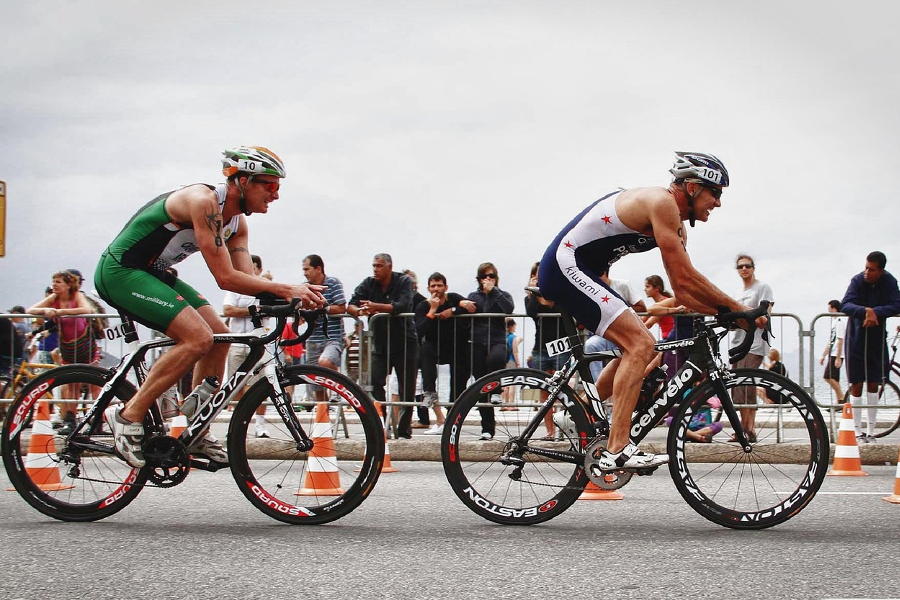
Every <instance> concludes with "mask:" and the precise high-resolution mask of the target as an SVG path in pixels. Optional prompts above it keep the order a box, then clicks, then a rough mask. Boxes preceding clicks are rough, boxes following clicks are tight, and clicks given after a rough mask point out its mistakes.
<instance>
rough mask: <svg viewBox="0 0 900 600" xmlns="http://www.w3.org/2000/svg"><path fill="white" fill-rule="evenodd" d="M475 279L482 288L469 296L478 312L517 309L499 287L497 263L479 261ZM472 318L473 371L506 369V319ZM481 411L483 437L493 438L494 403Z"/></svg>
mask: <svg viewBox="0 0 900 600" xmlns="http://www.w3.org/2000/svg"><path fill="white" fill-rule="evenodd" d="M475 279H476V281H478V289H477V290H475V291H474V292H472V293H471V294H469V298H468V299H469V300H471V301H472V302H473V303H474V304H475V312H476V313H504V314H507V315H508V314H511V313H512V312H513V307H514V303H513V299H512V296H510V295H509V293H508V292H504V291H503V290H501V289H500V288H499V287H497V286H498V285H499V284H500V277H499V275H498V273H497V268H496V267H495V266H494V265H493V263H489V262H485V263H481V264H480V265H478V271H477V273H476V276H475ZM472 321H473V322H472V324H471V343H472V354H471V357H472V375H474V376H475V379H478V378H479V377H481V376H483V375H487V374H488V373H490V372H492V371H497V370H499V369H502V368H503V365H504V364H506V319H505V318H504V317H488V318H476V319H472ZM490 399H491V403H493V404H499V403H500V402H502V400H501V398H500V396H499V395H493V394H492V395H491V396H490ZM478 412H479V413H480V414H481V439H482V440H490V439H493V437H494V434H495V433H496V431H495V429H496V422H495V420H494V409H493V407H482V408H479V409H478Z"/></svg>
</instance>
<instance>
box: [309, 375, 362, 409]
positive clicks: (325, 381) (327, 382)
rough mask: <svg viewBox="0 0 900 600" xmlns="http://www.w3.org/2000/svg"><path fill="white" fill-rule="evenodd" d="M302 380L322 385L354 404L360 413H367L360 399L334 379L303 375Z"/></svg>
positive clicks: (323, 376)
mask: <svg viewBox="0 0 900 600" xmlns="http://www.w3.org/2000/svg"><path fill="white" fill-rule="evenodd" d="M301 379H303V380H304V381H306V382H307V383H312V384H315V385H321V386H322V387H325V388H328V389H329V390H331V391H333V392H335V393H336V394H338V395H339V396H340V397H341V398H343V399H344V400H346V401H347V402H349V403H350V404H352V405H353V406H354V407H356V409H357V410H359V411H360V412H363V413H364V412H365V408H364V407H363V405H362V403H361V402H360V401H359V399H358V398H357V397H356V396H354V395H353V392H351V391H350V390H349V389H347V387H346V386H345V385H343V384H340V383H338V382H337V381H335V380H334V379H331V378H330V377H326V376H325V375H302V376H301Z"/></svg>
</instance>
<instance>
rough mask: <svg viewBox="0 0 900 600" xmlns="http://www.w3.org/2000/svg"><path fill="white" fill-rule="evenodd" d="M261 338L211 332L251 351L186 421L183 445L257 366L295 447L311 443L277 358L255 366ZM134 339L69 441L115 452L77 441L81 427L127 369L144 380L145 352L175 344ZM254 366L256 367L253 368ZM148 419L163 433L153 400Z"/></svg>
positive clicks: (261, 349)
mask: <svg viewBox="0 0 900 600" xmlns="http://www.w3.org/2000/svg"><path fill="white" fill-rule="evenodd" d="M260 339H261V338H260V337H259V336H257V335H255V334H253V333H244V334H214V335H213V343H215V344H242V345H246V346H250V353H249V354H248V355H247V358H246V359H244V361H243V362H242V363H241V364H240V366H239V367H238V368H237V369H235V372H234V373H233V374H232V375H231V376H230V377H229V378H228V379H227V380H226V381H225V382H224V383H223V384H222V386H221V387H220V388H219V390H218V391H217V392H216V393H215V394H214V395H213V396H212V398H211V399H210V401H209V402H208V403H207V404H206V405H205V407H204V408H203V410H201V411H200V412H198V413H197V414H196V415H195V416H194V418H193V419H192V420H191V422H190V423H188V426H187V427H186V428H185V430H184V431H183V432H182V433H181V435H180V436H179V438H178V439H179V441H180V442H181V443H182V444H184V446H185V447H190V446H191V445H192V444H193V443H194V442H195V441H197V439H198V438H199V436H200V435H201V434H202V433H203V432H205V431H206V429H207V427H208V425H209V424H210V423H212V422H213V420H214V419H215V418H216V416H218V414H219V413H220V412H221V411H222V409H223V408H224V407H225V406H227V405H228V403H229V402H231V401H232V400H233V399H234V397H235V396H236V394H237V393H238V391H239V390H241V389H242V388H243V387H244V385H245V384H246V383H247V381H248V380H249V379H250V378H251V377H254V376H255V375H256V374H257V373H258V372H259V371H260V370H262V372H263V374H264V376H265V378H266V380H267V381H268V383H269V385H271V386H272V388H273V389H274V391H275V394H274V396H273V397H274V399H275V405H276V409H277V410H278V413H279V414H280V415H281V417H282V418H283V419H284V421H285V424H286V426H287V428H288V430H289V431H290V433H291V434H292V435H293V437H294V440H295V441H296V442H297V444H298V449H299V450H301V451H303V450H308V449H309V448H311V447H312V440H311V439H310V438H309V436H307V435H306V433H305V432H304V431H303V428H302V427H301V426H300V423H299V422H298V421H297V419H296V416H295V415H294V412H293V409H292V408H291V402H290V399H289V398H286V397H285V393H284V390H283V389H282V388H281V384H280V383H279V375H280V374H279V369H280V368H281V365H280V363H277V359H276V364H273V363H272V362H267V363H266V364H264V365H259V366H257V363H259V361H260V359H261V358H262V357H263V354H264V353H265V344H264V343H261V342H260ZM133 340H135V341H132V342H131V343H130V344H129V345H131V346H133V347H132V348H131V351H130V352H129V353H128V354H126V355H125V356H123V357H122V360H121V361H120V362H119V364H118V366H116V367H115V368H114V369H112V371H111V374H112V376H111V377H110V379H109V380H108V381H107V382H106V384H105V385H104V386H103V388H102V389H101V391H100V395H99V397H98V398H97V400H96V401H95V402H94V403H93V405H92V406H91V408H90V409H89V410H88V412H87V414H86V415H85V418H84V419H83V420H82V421H81V422H80V423H78V425H77V426H76V427H75V429H74V430H73V431H72V433H71V434H70V435H69V436H68V438H67V441H68V443H69V444H72V445H74V446H76V447H78V448H82V449H90V450H96V451H99V452H105V453H108V454H113V453H114V449H113V446H111V445H110V446H107V445H105V444H98V443H96V442H94V443H90V444H86V443H83V442H79V440H78V436H79V433H80V432H81V431H83V430H84V428H85V427H90V426H91V424H92V423H94V422H95V419H96V418H97V417H98V413H101V414H102V411H103V410H104V409H105V408H106V407H107V406H108V405H109V402H110V400H111V399H112V398H113V392H112V390H113V389H115V387H116V386H117V385H119V384H121V383H123V382H125V381H126V378H127V377H128V373H129V371H133V372H134V373H135V376H136V377H137V380H138V385H141V384H143V382H144V379H145V377H146V373H145V367H144V363H143V361H144V357H145V356H146V354H147V352H149V351H151V350H154V349H157V348H165V347H168V346H174V345H175V340H173V339H171V338H165V339H160V340H150V341H147V342H143V343H137V342H136V336H134V338H133ZM255 366H256V369H254V367H255ZM148 419H149V421H150V422H149V423H145V424H146V425H148V432H152V433H156V434H163V433H164V432H165V426H164V420H163V418H162V415H161V414H160V412H159V407H158V405H157V404H156V403H155V402H154V403H153V404H152V405H151V407H150V411H149V412H148Z"/></svg>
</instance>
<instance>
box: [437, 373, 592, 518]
mask: <svg viewBox="0 0 900 600" xmlns="http://www.w3.org/2000/svg"><path fill="white" fill-rule="evenodd" d="M549 379H550V375H548V374H547V373H544V372H543V371H537V370H534V369H505V370H501V371H495V372H494V373H491V374H489V375H485V376H484V377H482V378H481V379H479V380H478V381H476V382H475V383H474V384H472V386H471V387H469V388H468V389H466V391H464V392H463V393H462V394H461V395H460V397H459V398H457V399H456V401H455V402H454V404H453V407H452V408H451V409H450V411H449V413H448V415H447V421H446V423H445V424H444V433H443V436H442V438H441V455H442V459H443V462H444V473H445V474H446V475H447V480H448V481H449V482H450V487H452V488H453V491H454V492H455V493H456V495H457V496H459V499H460V500H462V501H463V503H464V504H465V505H466V506H468V507H469V508H470V509H472V510H473V511H474V512H475V513H477V514H479V515H481V516H482V517H484V518H485V519H488V520H490V521H495V522H497V523H503V524H507V525H531V524H534V523H540V522H542V521H547V520H549V519H552V518H553V517H555V516H557V515H559V514H560V513H562V512H563V511H564V510H566V509H567V508H569V507H570V506H571V505H572V503H573V502H575V500H577V499H578V496H579V495H580V494H581V492H582V490H583V489H584V486H585V484H587V481H588V478H587V475H586V474H585V472H584V468H583V465H582V464H581V461H580V460H579V461H578V463H579V464H573V463H569V462H561V461H559V460H554V459H553V458H551V457H546V456H540V455H537V454H534V453H532V452H529V451H528V450H527V449H526V450H525V451H524V453H521V454H518V455H517V456H518V457H519V459H520V461H521V462H520V463H518V464H517V463H516V462H510V461H509V460H507V461H506V462H507V463H510V464H504V463H503V462H501V457H502V456H504V455H508V454H509V453H510V450H511V449H512V448H513V447H514V445H516V444H518V443H520V437H521V434H522V432H523V430H524V429H525V427H526V425H527V424H528V422H529V421H530V420H531V419H532V418H533V415H534V412H533V411H532V409H531V408H530V407H529V408H519V409H516V410H512V411H510V410H506V411H503V410H500V409H499V407H497V408H494V405H493V404H491V399H499V398H500V397H501V396H500V395H501V394H502V393H503V392H504V390H509V394H513V397H515V398H516V399H517V401H518V403H520V404H522V403H526V404H527V403H534V404H539V403H540V402H541V401H542V394H541V392H542V391H543V390H547V389H548V388H549V383H548V381H549ZM480 408H481V409H486V410H483V411H479V409H480ZM555 409H556V411H557V415H556V422H557V423H558V424H560V425H562V426H561V427H559V428H558V429H559V431H561V432H562V440H561V441H540V438H541V437H543V435H544V433H545V430H544V426H543V425H541V426H540V427H539V429H538V430H537V431H536V432H535V434H534V435H533V436H532V438H531V439H530V440H528V441H527V445H528V446H529V447H540V448H546V449H552V450H556V451H560V452H570V453H583V450H584V447H585V446H586V445H587V443H588V441H589V440H590V437H591V435H592V434H591V432H592V431H593V429H592V427H591V424H590V422H589V419H588V416H587V413H586V412H585V409H584V407H583V406H582V404H581V402H580V401H579V400H578V398H577V396H576V395H575V392H574V391H572V389H571V388H570V387H569V386H564V387H563V388H562V390H561V391H560V393H559V395H558V397H557V400H556V403H555ZM490 412H493V413H494V415H495V420H496V424H495V428H494V429H495V435H494V438H493V439H492V440H482V439H481V434H482V431H483V421H482V418H483V417H484V416H487V414H489V413H490ZM484 425H485V427H489V425H488V424H487V423H484ZM514 456H515V454H514Z"/></svg>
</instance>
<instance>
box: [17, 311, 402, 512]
mask: <svg viewBox="0 0 900 600" xmlns="http://www.w3.org/2000/svg"><path fill="white" fill-rule="evenodd" d="M266 300H269V299H268V298H267V299H266ZM298 303H299V300H296V299H295V300H294V301H292V302H291V303H289V304H282V305H277V304H275V303H274V302H273V303H272V304H271V305H264V306H258V307H256V306H251V307H250V311H251V318H252V319H253V322H254V325H255V326H256V328H257V329H256V330H255V331H253V332H251V333H245V334H216V335H214V336H213V338H214V342H215V343H217V344H244V345H247V346H249V347H250V352H249V355H248V356H247V358H246V359H245V360H244V362H243V363H241V365H240V366H239V367H238V368H237V369H236V370H235V372H234V373H233V374H232V375H231V376H230V377H229V378H228V380H227V381H225V383H224V384H223V385H222V386H221V388H220V389H219V390H218V391H217V392H216V393H215V394H214V395H213V396H212V397H211V398H210V400H209V402H208V404H206V405H203V406H202V407H201V408H200V409H199V410H198V411H197V412H196V414H195V415H194V416H193V418H192V420H190V421H189V422H188V424H187V425H186V427H185V429H184V431H183V432H182V433H181V434H180V435H179V436H178V437H177V438H176V437H171V436H169V435H167V427H166V423H165V420H164V419H163V417H162V413H161V410H160V406H159V403H153V405H151V408H150V411H149V412H148V413H147V417H146V419H145V421H144V429H145V440H144V444H143V451H144V457H145V459H146V461H147V464H146V465H145V466H144V467H141V468H134V467H132V466H130V465H128V464H127V463H126V462H125V461H124V460H123V459H122V458H121V457H120V456H119V455H118V454H117V453H116V450H115V444H114V442H113V437H112V432H111V430H110V428H109V425H108V424H107V423H106V422H105V421H104V419H103V411H104V410H105V409H106V407H108V406H109V405H110V404H114V403H127V402H128V400H129V399H130V398H131V397H132V396H133V395H134V393H135V391H136V388H135V385H134V384H133V383H132V382H131V381H130V380H129V379H128V376H129V374H130V373H133V374H134V375H133V376H134V378H135V379H136V380H137V382H138V385H140V383H142V382H143V381H144V377H145V375H146V369H147V367H146V365H145V364H144V358H145V356H146V355H147V353H148V352H149V351H151V350H154V349H157V348H164V347H167V346H171V345H174V343H175V342H174V340H171V339H168V338H163V339H157V340H151V341H148V342H143V343H138V342H137V335H136V333H135V330H134V326H133V323H132V322H131V320H130V319H129V318H128V317H127V315H122V316H123V322H124V324H125V327H124V329H125V331H126V332H127V333H126V338H125V339H126V341H127V342H129V343H130V344H131V346H132V351H131V352H129V353H128V354H126V356H124V357H123V358H122V360H121V362H120V363H119V365H118V366H117V367H115V368H113V369H104V368H100V367H96V366H91V365H67V366H63V367H58V368H56V369H52V370H50V371H47V372H45V373H43V374H42V375H39V376H38V377H36V378H35V379H33V380H31V381H30V382H29V383H28V384H27V385H26V386H25V387H24V389H23V390H22V391H21V392H20V393H19V394H18V395H17V396H16V398H15V400H13V402H12V404H11V406H10V408H9V411H8V413H7V418H6V422H5V424H4V425H3V428H2V433H0V451H2V455H3V463H4V465H5V467H6V472H7V474H8V475H9V478H10V480H11V481H12V484H13V485H14V486H15V489H16V491H18V492H19V494H20V495H21V496H22V497H23V498H24V499H25V500H26V501H27V502H28V503H29V504H30V505H31V506H33V507H34V508H35V509H37V510H38V511H40V512H42V513H44V514H45V515H48V516H50V517H53V518H56V519H60V520H63V521H94V520H97V519H102V518H105V517H108V516H110V515H112V514H114V513H116V512H118V511H120V510H122V509H123V508H125V506H127V505H128V504H129V503H130V502H131V501H132V500H134V499H135V497H136V496H137V495H138V494H139V493H140V492H141V490H143V489H144V488H145V487H160V488H166V487H172V486H175V485H178V484H179V483H181V482H182V481H184V479H185V478H186V477H187V475H188V474H189V472H190V470H191V469H192V468H195V469H202V470H206V471H216V470H218V469H221V468H224V467H226V466H230V468H231V472H232V475H233V476H234V479H235V481H236V482H237V484H238V487H239V488H240V490H241V492H242V493H243V494H244V496H246V497H247V499H248V500H249V501H250V502H251V503H252V504H253V505H254V506H255V507H256V508H258V509H259V510H261V511H262V512H263V513H265V514H267V515H269V516H270V517H273V518H275V519H278V520H280V521H284V522H287V523H293V524H319V523H327V522H329V521H334V520H335V519H338V518H340V517H342V516H344V515H346V514H348V513H350V512H351V511H352V510H353V509H354V508H356V507H357V506H358V505H359V504H360V503H361V502H362V501H363V500H364V499H365V498H366V497H367V496H368V494H369V493H370V492H371V491H372V488H373V487H374V485H375V483H376V481H377V480H378V476H379V474H380V472H381V467H382V462H383V460H384V429H383V426H382V423H381V421H380V420H379V418H378V413H377V411H376V409H375V405H374V403H373V401H372V400H371V398H370V397H369V396H368V395H367V394H366V393H365V392H364V391H363V390H362V389H361V388H360V387H359V386H358V385H357V384H356V383H354V382H353V381H351V380H350V379H348V378H347V377H345V376H344V375H342V374H341V373H338V372H335V371H332V370H330V369H325V368H322V367H319V366H314V365H293V366H285V365H284V364H283V363H282V361H281V357H280V354H279V353H278V352H277V351H276V352H275V353H274V355H273V356H271V357H270V359H269V360H265V359H264V355H266V354H267V351H266V344H269V343H270V342H275V341H278V340H280V337H281V333H282V331H283V330H284V328H285V324H286V322H287V319H288V318H289V317H293V318H294V323H295V325H294V327H295V329H296V327H297V325H296V324H297V323H298V322H299V321H300V319H301V318H302V319H305V320H306V321H307V323H308V325H307V330H306V331H305V332H303V334H302V335H300V336H299V337H297V338H294V339H292V340H285V341H280V344H281V345H290V344H292V343H300V342H302V341H304V340H305V339H306V337H308V336H309V335H310V334H311V333H312V331H313V323H314V322H315V320H316V319H317V318H318V317H319V316H320V315H321V314H322V313H321V311H318V312H317V311H302V310H299V309H298ZM263 317H274V319H275V320H276V321H277V324H276V325H275V327H273V328H272V330H271V331H270V332H269V333H265V330H263V329H261V323H262V321H261V319H262V318H263ZM298 340H299V341H298ZM254 378H255V379H256V383H253V384H252V385H251V387H250V388H249V389H248V390H247V391H246V393H245V394H244V395H243V397H242V398H241V399H240V401H239V402H238V403H237V406H236V407H235V409H234V413H233V414H232V416H231V420H230V423H229V426H228V438H227V448H228V459H229V462H228V463H222V462H216V461H213V460H210V459H208V458H204V457H200V456H197V457H195V456H192V455H191V446H192V445H193V444H194V443H195V442H197V441H198V440H199V439H200V438H202V436H203V435H204V433H205V431H206V430H207V428H208V426H209V425H210V424H211V423H212V422H213V421H214V419H215V418H216V416H217V415H218V414H219V413H220V412H221V411H222V409H223V408H224V407H225V406H227V405H228V404H229V403H230V402H231V401H232V400H234V399H235V398H236V395H237V393H238V391H239V390H241V389H242V388H243V387H244V386H245V384H247V383H248V381H251V380H252V379H254ZM72 384H81V385H72ZM313 384H314V385H318V386H321V387H322V388H325V390H326V391H327V392H329V393H333V394H334V395H335V396H336V397H337V398H339V399H340V402H339V403H335V402H329V403H327V404H326V403H323V406H322V407H320V406H318V405H317V406H316V410H313V411H298V410H296V409H295V408H294V406H293V403H292V399H291V397H290V396H289V394H288V393H286V392H285V389H286V388H288V387H289V386H295V385H313ZM92 387H94V389H96V388H97V387H99V388H102V389H101V391H100V393H99V395H98V397H97V398H96V400H93V399H91V398H89V397H84V398H79V399H70V398H66V397H65V394H66V393H67V392H66V391H67V390H72V389H80V390H82V392H81V393H82V395H83V396H86V395H87V394H88V393H89V390H90V389H91V388H92ZM63 399H64V400H66V401H82V402H84V403H85V404H87V405H89V408H88V410H87V413H86V414H85V415H84V417H82V418H79V419H78V421H77V423H76V426H75V428H74V430H73V431H72V432H71V433H70V434H68V435H65V436H61V435H59V434H58V433H56V432H54V431H53V429H52V428H51V427H50V426H49V410H48V407H49V404H50V402H52V401H60V400H63ZM262 405H266V406H267V407H268V406H273V407H274V409H275V412H276V413H277V417H275V418H271V417H270V419H269V421H270V422H269V425H270V430H271V433H270V437H269V438H267V439H256V437H255V432H254V431H253V427H252V426H251V425H252V423H253V422H254V415H255V413H256V411H257V409H258V408H259V407H260V406H262ZM343 407H346V408H347V409H349V410H350V411H352V413H353V415H355V419H350V418H348V421H351V422H353V423H354V424H355V423H357V422H358V423H359V426H358V427H354V430H353V435H352V439H350V440H347V441H348V443H347V444H345V445H344V446H345V447H343V448H337V449H336V450H338V451H340V453H342V454H344V456H339V457H338V458H339V459H340V460H335V459H334V458H333V457H334V451H332V452H330V453H329V452H324V453H323V452H316V450H317V449H318V450H320V451H321V450H322V448H321V447H320V444H322V445H329V446H332V450H335V446H336V444H334V441H333V440H332V439H331V438H330V437H324V436H323V437H320V436H321V435H322V428H327V427H329V425H327V424H325V423H322V422H318V423H317V422H315V421H314V418H315V417H314V415H319V420H320V421H321V420H323V419H322V413H323V411H322V410H320V408H323V409H325V410H324V411H325V412H326V413H327V414H329V415H331V414H333V413H338V414H339V415H341V416H343V415H342V413H343V410H342V408H343ZM332 418H339V417H329V419H332ZM327 456H331V457H332V458H328V457H327ZM263 458H266V460H263ZM323 471H325V472H328V475H329V482H330V483H331V487H328V486H322V485H316V484H315V483H316V482H315V481H311V480H310V478H315V477H317V476H321V473H322V472H323Z"/></svg>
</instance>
